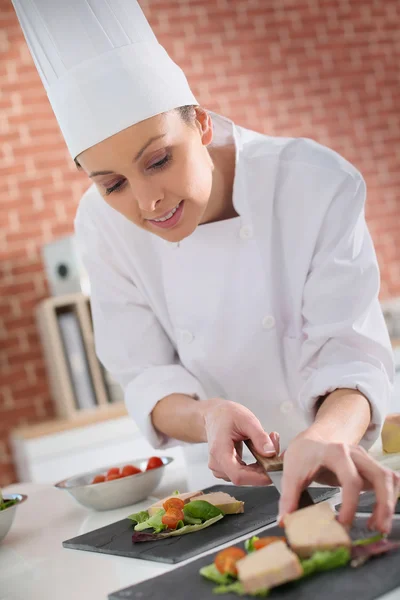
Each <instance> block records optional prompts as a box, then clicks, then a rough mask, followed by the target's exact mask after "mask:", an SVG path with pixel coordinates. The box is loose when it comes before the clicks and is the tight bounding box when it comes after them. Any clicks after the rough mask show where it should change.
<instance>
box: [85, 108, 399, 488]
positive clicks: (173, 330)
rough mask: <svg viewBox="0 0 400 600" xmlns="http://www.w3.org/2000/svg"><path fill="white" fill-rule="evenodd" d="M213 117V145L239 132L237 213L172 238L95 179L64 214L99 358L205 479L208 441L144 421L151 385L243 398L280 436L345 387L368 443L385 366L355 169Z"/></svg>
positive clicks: (148, 427) (320, 150) (305, 146)
mask: <svg viewBox="0 0 400 600" xmlns="http://www.w3.org/2000/svg"><path fill="white" fill-rule="evenodd" d="M212 118H213V124H214V142H213V143H215V144H220V143H226V142H228V141H231V142H233V143H234V144H235V148H236V170H235V178H234V190H233V204H234V207H235V209H236V212H237V214H238V215H239V216H238V217H236V218H232V219H228V220H225V221H219V222H214V223H209V224H205V225H200V226H199V227H198V228H197V229H196V230H195V231H194V233H193V234H192V235H191V236H189V237H188V238H186V239H184V240H183V241H182V242H180V243H179V244H176V243H171V242H167V241H165V240H163V239H161V238H159V237H157V236H156V235H153V234H150V233H149V232H146V231H144V230H142V229H140V228H138V227H137V226H135V225H134V224H133V223H131V222H130V221H128V220H127V219H126V218H125V217H124V216H122V215H121V214H119V213H118V212H117V211H115V210H114V209H113V208H111V207H110V206H109V205H108V204H107V203H106V202H105V200H104V199H103V198H102V197H101V195H100V194H99V192H98V191H97V189H96V188H95V187H94V186H92V187H91V188H90V189H89V190H88V191H87V192H86V193H85V195H84V197H83V198H82V201H81V203H80V206H79V209H78V213H77V217H76V222H75V225H76V236H77V240H78V245H79V247H80V252H81V256H82V260H83V263H84V265H85V268H86V270H87V272H88V275H89V279H90V284H91V305H92V311H93V320H94V332H95V343H96V349H97V353H98V356H99V359H100V361H101V362H102V363H103V364H104V366H105V367H106V369H107V370H108V371H109V372H110V373H111V375H112V376H113V377H114V379H116V380H117V381H118V382H119V383H120V384H121V386H122V387H123V389H124V393H125V400H126V405H127V408H128V411H129V414H130V415H131V416H132V418H133V419H134V420H135V421H136V423H137V425H138V426H139V428H140V429H141V431H142V432H143V433H144V434H145V436H146V438H147V439H148V440H149V441H150V443H151V444H152V445H153V447H154V448H159V449H161V448H162V449H164V448H167V447H168V446H171V445H174V444H181V445H182V446H183V449H184V453H185V456H186V458H187V461H188V462H189V464H190V465H191V466H194V465H196V468H195V469H194V468H189V469H188V473H189V485H190V487H199V486H200V485H201V486H203V485H207V484H210V483H212V482H213V481H214V479H213V477H212V475H211V473H210V472H209V471H208V469H207V447H206V445H205V444H197V445H191V444H182V443H181V442H178V441H177V440H172V439H168V438H167V437H166V436H165V435H161V434H160V433H158V432H157V431H156V430H155V429H154V428H153V426H152V423H151V418H150V414H151V411H152V409H153V408H154V406H155V405H156V403H157V402H158V401H159V400H160V399H161V398H163V397H165V396H168V395H169V394H172V393H174V392H175V393H181V394H187V395H190V396H193V397H195V398H196V399H198V400H199V401H201V400H203V399H206V398H211V397H215V396H219V397H223V398H227V399H229V400H232V401H235V402H238V403H241V404H243V405H245V406H247V407H248V408H249V409H250V410H251V411H253V413H254V414H255V415H256V416H257V417H258V418H259V419H260V421H261V423H262V425H263V427H264V428H265V430H266V431H267V432H270V431H278V432H279V433H280V435H281V444H282V447H283V448H285V447H286V446H287V444H288V443H289V441H290V440H291V439H292V438H293V437H294V436H295V435H296V434H298V433H299V432H300V431H302V430H304V429H305V428H306V427H307V425H308V424H310V423H311V422H312V420H313V417H314V405H315V402H316V400H317V399H318V398H319V397H320V396H322V395H324V394H326V393H328V392H330V391H333V390H335V389H336V388H354V389H358V390H360V391H361V392H362V393H363V394H365V395H366V397H367V398H368V399H369V401H370V403H371V407H372V420H371V425H370V427H369V429H368V431H367V433H366V435H365V437H364V439H363V441H362V443H363V445H364V446H366V447H369V446H371V445H372V443H373V442H374V441H375V440H376V439H377V437H378V436H379V434H380V428H381V426H382V423H383V420H384V418H385V415H386V410H387V406H388V402H389V398H390V393H391V381H392V379H393V357H392V350H391V346H390V340H389V336H388V333H387V329H386V326H385V322H384V319H383V316H382V312H381V308H380V304H379V302H378V292H379V286H380V276H379V269H378V265H377V260H376V255H375V252H374V248H373V244H372V241H371V238H370V235H369V232H368V229H367V226H366V223H365V218H364V205H365V197H366V188H365V183H364V180H363V178H362V177H361V175H360V173H359V172H358V171H357V170H356V169H355V168H354V167H353V166H352V165H351V164H349V163H348V162H347V161H346V160H344V159H343V158H342V157H340V156H339V155H338V154H336V153H335V152H333V151H332V150H330V149H328V148H325V147H323V146H321V145H319V144H317V143H315V142H313V141H311V140H308V139H292V138H278V137H270V136H267V135H261V134H259V133H256V132H253V131H249V130H247V129H244V128H242V127H238V126H236V125H234V124H233V123H232V122H231V121H229V120H228V119H225V118H223V117H220V116H218V115H214V114H212ZM176 418H177V419H179V414H177V415H176ZM187 427H188V428H190V423H187Z"/></svg>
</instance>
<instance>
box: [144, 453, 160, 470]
mask: <svg viewBox="0 0 400 600" xmlns="http://www.w3.org/2000/svg"><path fill="white" fill-rule="evenodd" d="M163 464H164V463H163V461H162V460H161V458H159V457H158V456H152V457H151V458H149V461H148V463H147V467H146V471H150V469H158V467H162V466H163Z"/></svg>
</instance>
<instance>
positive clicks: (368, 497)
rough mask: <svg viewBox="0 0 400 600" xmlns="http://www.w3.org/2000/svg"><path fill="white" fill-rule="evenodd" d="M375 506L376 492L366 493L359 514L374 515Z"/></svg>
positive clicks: (399, 508)
mask: <svg viewBox="0 0 400 600" xmlns="http://www.w3.org/2000/svg"><path fill="white" fill-rule="evenodd" d="M374 505H375V493H374V492H365V493H364V494H361V496H360V500H359V502H358V506H357V512H358V513H372V511H373V510H374ZM341 506H342V505H341V504H338V505H337V506H335V508H336V510H340V507H341ZM395 513H396V514H400V499H399V500H398V501H397V504H396V508H395ZM399 598H400V593H399Z"/></svg>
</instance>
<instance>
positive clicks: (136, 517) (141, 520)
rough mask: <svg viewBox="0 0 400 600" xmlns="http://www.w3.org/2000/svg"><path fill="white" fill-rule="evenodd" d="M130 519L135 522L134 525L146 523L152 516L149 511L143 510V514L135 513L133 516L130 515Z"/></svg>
mask: <svg viewBox="0 0 400 600" xmlns="http://www.w3.org/2000/svg"><path fill="white" fill-rule="evenodd" d="M128 519H130V520H131V521H133V522H134V523H137V524H138V523H144V522H145V521H147V520H148V519H150V515H149V513H148V512H147V510H142V511H141V512H138V513H134V514H133V515H129V517H128Z"/></svg>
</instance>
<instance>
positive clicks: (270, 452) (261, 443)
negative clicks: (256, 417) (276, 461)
mask: <svg viewBox="0 0 400 600" xmlns="http://www.w3.org/2000/svg"><path fill="white" fill-rule="evenodd" d="M256 423H257V424H258V425H256V427H252V428H251V430H250V431H248V438H250V440H251V441H252V442H253V446H254V448H255V449H256V450H257V452H258V453H259V454H261V455H262V456H265V457H270V456H275V455H276V449H275V446H274V443H273V441H272V440H271V438H270V436H269V435H268V433H266V432H265V431H264V430H263V428H262V427H261V424H260V423H259V421H256Z"/></svg>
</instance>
